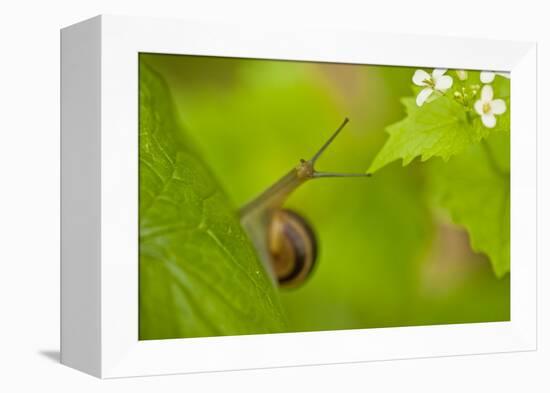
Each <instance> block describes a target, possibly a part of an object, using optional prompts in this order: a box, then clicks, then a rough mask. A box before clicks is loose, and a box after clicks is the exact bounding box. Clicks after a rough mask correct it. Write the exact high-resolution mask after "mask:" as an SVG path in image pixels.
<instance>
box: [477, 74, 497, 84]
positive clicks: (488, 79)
mask: <svg viewBox="0 0 550 393" xmlns="http://www.w3.org/2000/svg"><path fill="white" fill-rule="evenodd" d="M479 79H480V80H481V81H482V82H483V83H491V82H492V81H493V80H494V79H495V73H494V72H491V71H481V74H479Z"/></svg>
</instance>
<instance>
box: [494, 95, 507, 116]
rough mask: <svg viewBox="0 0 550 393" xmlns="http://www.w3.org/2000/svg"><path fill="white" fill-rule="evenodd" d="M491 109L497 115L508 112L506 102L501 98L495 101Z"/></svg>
mask: <svg viewBox="0 0 550 393" xmlns="http://www.w3.org/2000/svg"><path fill="white" fill-rule="evenodd" d="M491 109H492V110H493V113H494V114H495V115H502V114H503V113H504V112H506V102H504V100H501V99H500V98H499V99H498V100H493V101H492V102H491Z"/></svg>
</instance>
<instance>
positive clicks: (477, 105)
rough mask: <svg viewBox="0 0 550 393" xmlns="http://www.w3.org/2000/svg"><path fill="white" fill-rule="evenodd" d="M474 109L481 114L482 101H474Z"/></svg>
mask: <svg viewBox="0 0 550 393" xmlns="http://www.w3.org/2000/svg"><path fill="white" fill-rule="evenodd" d="M474 109H475V110H476V112H477V113H478V114H479V115H482V116H483V101H481V100H477V101H476V103H475V104H474Z"/></svg>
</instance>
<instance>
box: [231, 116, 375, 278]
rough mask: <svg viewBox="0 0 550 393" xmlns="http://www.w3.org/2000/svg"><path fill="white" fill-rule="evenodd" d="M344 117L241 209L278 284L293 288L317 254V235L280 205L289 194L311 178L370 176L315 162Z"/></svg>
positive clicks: (308, 225) (306, 275)
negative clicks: (310, 154) (317, 146)
mask: <svg viewBox="0 0 550 393" xmlns="http://www.w3.org/2000/svg"><path fill="white" fill-rule="evenodd" d="M348 121H349V119H348V118H346V119H344V121H343V123H342V124H341V125H340V126H339V127H338V128H337V130H336V131H335V132H334V133H333V134H332V136H331V137H330V138H329V139H328V140H327V141H326V142H325V144H324V145H323V146H322V147H321V148H320V149H319V150H318V151H317V153H315V155H314V156H313V157H312V158H311V159H310V160H304V159H301V160H300V162H299V164H298V165H297V166H296V167H294V168H292V169H291V170H290V171H289V172H288V173H287V174H286V175H285V176H283V177H282V178H281V179H279V180H278V181H276V182H275V183H274V184H273V185H272V186H270V187H269V188H267V190H265V191H264V192H263V193H261V194H260V195H259V196H258V197H256V198H255V199H253V200H252V201H251V202H249V203H248V204H246V205H244V206H243V207H242V208H241V209H240V217H241V223H242V225H243V227H244V229H245V231H246V232H247V233H248V235H249V237H250V238H251V240H252V243H253V244H254V246H255V248H256V250H257V251H258V253H259V257H260V259H261V260H262V262H263V264H264V266H265V267H266V269H267V270H268V272H269V274H270V276H271V278H272V279H273V281H275V282H276V283H277V284H278V285H279V286H280V287H284V288H294V287H298V286H300V285H301V284H303V283H304V282H305V280H306V279H307V278H308V277H309V276H310V275H311V272H312V271H313V267H314V266H315V262H316V258H317V239H316V235H315V232H314V231H313V229H312V226H311V225H310V224H309V222H308V221H307V220H306V219H305V218H304V217H302V216H301V215H299V214H298V213H296V212H294V211H292V210H289V209H285V208H283V205H284V203H285V201H286V200H287V198H288V197H289V196H290V194H291V193H292V192H293V191H294V190H296V189H297V188H298V187H299V186H300V185H302V184H304V183H305V182H306V181H308V180H310V179H318V178H324V177H369V176H370V174H369V173H336V172H319V171H317V170H316V169H315V163H316V162H317V160H318V159H319V157H320V156H321V155H322V154H323V152H324V151H325V150H326V148H327V147H328V146H329V145H330V144H331V143H332V141H334V139H335V138H336V137H337V136H338V134H339V133H340V131H342V129H343V128H344V127H345V125H346V124H347V123H348Z"/></svg>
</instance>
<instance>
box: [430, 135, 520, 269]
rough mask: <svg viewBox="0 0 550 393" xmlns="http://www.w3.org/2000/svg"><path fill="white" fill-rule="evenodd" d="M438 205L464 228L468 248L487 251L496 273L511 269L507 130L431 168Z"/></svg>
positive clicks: (485, 252)
mask: <svg viewBox="0 0 550 393" xmlns="http://www.w3.org/2000/svg"><path fill="white" fill-rule="evenodd" d="M430 175H431V179H432V182H433V185H434V191H435V193H436V195H437V197H436V198H437V200H438V202H439V204H440V205H441V206H442V207H444V208H446V209H447V210H448V211H449V212H450V213H451V216H452V219H453V221H454V222H455V223H456V224H459V225H462V226H464V227H465V228H466V230H467V231H468V234H469V236H470V243H471V246H472V249H473V250H475V251H477V252H482V253H484V254H486V255H487V256H488V257H489V259H490V261H491V264H492V266H493V270H494V271H495V274H496V275H497V276H498V277H502V276H503V275H504V274H506V273H507V272H509V271H510V133H509V132H498V133H492V134H491V135H490V136H489V138H488V139H486V140H484V141H483V142H482V143H480V144H476V145H473V146H471V147H470V148H469V149H468V150H467V151H466V152H464V153H463V154H460V155H457V156H455V157H453V158H451V159H450V160H449V161H448V162H447V163H443V162H441V161H439V162H434V163H433V165H432V166H431V171H430Z"/></svg>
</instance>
